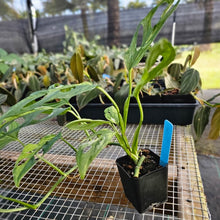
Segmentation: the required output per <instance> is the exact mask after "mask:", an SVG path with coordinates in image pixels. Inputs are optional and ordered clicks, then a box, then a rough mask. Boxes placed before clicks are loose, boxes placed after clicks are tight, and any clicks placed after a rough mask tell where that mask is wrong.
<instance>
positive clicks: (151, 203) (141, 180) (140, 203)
mask: <svg viewBox="0 0 220 220" xmlns="http://www.w3.org/2000/svg"><path fill="white" fill-rule="evenodd" d="M141 153H143V154H144V155H145V156H146V157H147V159H146V160H145V161H144V163H143V164H142V167H141V170H140V176H139V177H138V178H136V177H133V173H134V167H135V164H134V162H133V161H132V160H131V159H130V157H128V156H127V155H126V156H124V157H121V158H118V159H117V160H116V164H117V166H118V170H119V174H120V177H121V181H122V185H123V189H124V193H125V195H126V197H127V198H128V200H129V201H130V202H131V203H132V204H133V206H134V207H135V209H136V210H137V211H138V212H139V213H143V212H145V211H146V210H147V209H151V208H152V207H155V206H159V205H160V204H161V203H162V202H164V201H166V200H167V182H168V167H167V166H166V167H162V166H160V165H159V160H160V157H159V156H158V155H156V154H155V153H153V152H152V151H150V150H148V149H145V150H142V152H141Z"/></svg>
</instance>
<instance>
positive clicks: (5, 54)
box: [0, 48, 8, 58]
mask: <svg viewBox="0 0 220 220" xmlns="http://www.w3.org/2000/svg"><path fill="white" fill-rule="evenodd" d="M7 55H8V53H7V52H6V51H5V50H3V49H2V48H0V57H1V58H2V57H4V56H7Z"/></svg>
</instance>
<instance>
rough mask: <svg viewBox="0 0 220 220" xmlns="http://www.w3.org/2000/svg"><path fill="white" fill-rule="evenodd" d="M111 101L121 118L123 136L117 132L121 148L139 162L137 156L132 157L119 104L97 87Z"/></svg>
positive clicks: (120, 124) (120, 125)
mask: <svg viewBox="0 0 220 220" xmlns="http://www.w3.org/2000/svg"><path fill="white" fill-rule="evenodd" d="M97 88H98V89H99V90H100V91H101V92H102V93H103V94H104V95H105V96H106V97H107V98H108V99H109V100H110V101H111V103H112V104H113V105H114V107H115V109H116V111H117V113H118V117H119V127H120V130H121V135H120V134H119V133H118V131H116V134H117V135H116V137H117V139H118V141H119V143H120V144H121V147H122V148H123V149H124V150H125V152H126V153H127V154H128V155H129V156H131V157H132V159H133V160H135V161H136V160H137V158H136V156H134V155H132V152H131V147H130V145H129V142H128V139H127V136H126V134H125V124H124V121H123V118H122V116H121V113H120V110H119V107H118V105H117V103H116V102H115V101H114V99H113V98H112V97H111V96H110V95H109V94H108V93H107V92H106V91H105V90H104V89H103V88H102V87H99V86H98V87H97Z"/></svg>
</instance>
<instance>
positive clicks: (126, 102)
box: [123, 68, 133, 129]
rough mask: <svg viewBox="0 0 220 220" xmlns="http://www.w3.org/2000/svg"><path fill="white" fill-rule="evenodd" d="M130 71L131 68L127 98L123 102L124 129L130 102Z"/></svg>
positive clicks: (130, 77)
mask: <svg viewBox="0 0 220 220" xmlns="http://www.w3.org/2000/svg"><path fill="white" fill-rule="evenodd" d="M132 71H133V68H131V69H130V70H129V92H128V97H127V99H126V101H125V105H124V113H123V117H124V126H125V129H126V126H127V120H128V110H129V105H130V101H131V94H132Z"/></svg>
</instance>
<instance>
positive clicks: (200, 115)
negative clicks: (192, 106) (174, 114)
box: [193, 106, 211, 138]
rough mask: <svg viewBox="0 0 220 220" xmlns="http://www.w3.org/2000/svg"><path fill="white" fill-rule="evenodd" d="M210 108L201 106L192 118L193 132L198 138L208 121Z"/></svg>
mask: <svg viewBox="0 0 220 220" xmlns="http://www.w3.org/2000/svg"><path fill="white" fill-rule="evenodd" d="M210 110H211V108H210V107H209V106H201V107H200V108H198V109H197V111H196V113H195V115H194V119H193V126H194V130H195V134H196V136H197V137H198V138H200V137H201V135H202V134H203V131H204V130H205V127H206V125H207V124H208V122H209V115H210Z"/></svg>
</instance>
